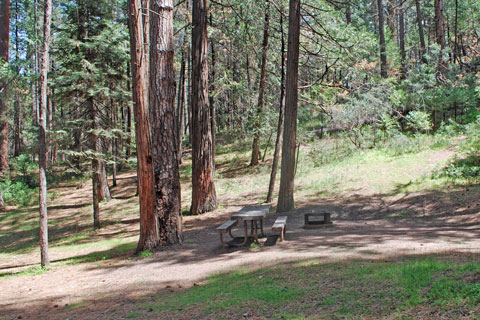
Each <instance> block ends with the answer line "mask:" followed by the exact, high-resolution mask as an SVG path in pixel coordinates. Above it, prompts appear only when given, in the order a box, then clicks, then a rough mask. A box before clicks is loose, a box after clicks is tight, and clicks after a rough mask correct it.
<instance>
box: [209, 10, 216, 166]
mask: <svg viewBox="0 0 480 320" xmlns="http://www.w3.org/2000/svg"><path fill="white" fill-rule="evenodd" d="M210 25H213V18H212V14H210ZM210 46H211V56H212V70H211V72H210V91H209V93H210V94H209V96H208V101H209V102H210V131H211V132H212V150H213V152H212V162H213V170H215V135H216V133H217V128H216V126H217V123H216V120H215V98H214V97H213V93H214V91H215V63H216V56H215V44H214V43H213V41H212V40H211V41H210Z"/></svg>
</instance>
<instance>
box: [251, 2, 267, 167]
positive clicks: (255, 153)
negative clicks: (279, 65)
mask: <svg viewBox="0 0 480 320" xmlns="http://www.w3.org/2000/svg"><path fill="white" fill-rule="evenodd" d="M269 27H270V2H269V0H266V6H265V23H264V27H263V43H262V60H261V63H260V82H259V85H258V103H257V119H256V121H255V128H254V133H253V143H252V159H251V160H250V165H251V166H256V165H258V158H259V154H260V126H261V123H262V122H261V118H262V113H263V100H264V96H265V81H266V70H267V53H268V31H269V30H268V29H269Z"/></svg>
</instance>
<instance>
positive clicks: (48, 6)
mask: <svg viewBox="0 0 480 320" xmlns="http://www.w3.org/2000/svg"><path fill="white" fill-rule="evenodd" d="M51 14H52V0H45V4H44V23H43V50H42V57H41V60H40V63H41V65H40V108H39V109H40V110H39V111H40V114H39V119H38V124H39V135H38V136H39V138H38V140H39V141H38V142H39V143H38V145H39V154H38V163H39V184H40V185H39V211H40V235H39V238H40V255H41V265H42V267H46V266H48V265H49V264H50V259H49V258H48V216H47V135H46V130H47V75H48V66H49V65H50V63H49V58H50V56H49V48H50V25H51V21H52V20H51V19H52V18H51Z"/></svg>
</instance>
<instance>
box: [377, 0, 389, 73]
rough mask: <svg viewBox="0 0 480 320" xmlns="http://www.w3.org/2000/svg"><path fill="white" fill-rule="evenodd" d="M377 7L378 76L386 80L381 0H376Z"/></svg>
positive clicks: (385, 49) (385, 47) (385, 51)
mask: <svg viewBox="0 0 480 320" xmlns="http://www.w3.org/2000/svg"><path fill="white" fill-rule="evenodd" d="M377 6H378V31H379V34H380V75H381V76H382V78H387V77H388V73H387V45H386V44H385V26H384V25H385V22H384V13H383V3H382V0H377Z"/></svg>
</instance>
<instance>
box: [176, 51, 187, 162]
mask: <svg viewBox="0 0 480 320" xmlns="http://www.w3.org/2000/svg"><path fill="white" fill-rule="evenodd" d="M185 58H186V57H185V46H184V47H183V48H182V61H181V64H180V78H179V79H178V98H177V115H176V118H177V119H176V120H177V126H176V129H177V143H178V163H179V164H182V141H183V125H184V122H183V114H184V113H185V84H186V81H185V79H186V77H185V70H186V69H185V64H186V61H185Z"/></svg>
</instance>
